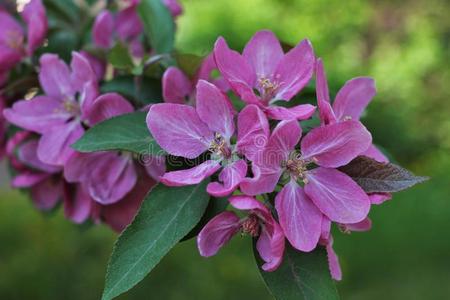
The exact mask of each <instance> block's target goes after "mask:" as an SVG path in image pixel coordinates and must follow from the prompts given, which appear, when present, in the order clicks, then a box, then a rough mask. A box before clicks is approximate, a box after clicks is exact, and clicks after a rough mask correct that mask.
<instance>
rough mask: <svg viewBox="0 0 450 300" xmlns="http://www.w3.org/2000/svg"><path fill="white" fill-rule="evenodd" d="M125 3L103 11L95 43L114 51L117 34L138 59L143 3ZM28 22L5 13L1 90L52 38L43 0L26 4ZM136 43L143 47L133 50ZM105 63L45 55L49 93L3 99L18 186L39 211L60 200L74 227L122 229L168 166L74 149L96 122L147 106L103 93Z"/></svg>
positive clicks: (175, 9) (0, 125)
mask: <svg viewBox="0 0 450 300" xmlns="http://www.w3.org/2000/svg"><path fill="white" fill-rule="evenodd" d="M124 2H125V7H123V8H122V7H121V8H120V9H119V11H118V12H117V16H113V13H111V12H109V11H108V10H103V11H102V13H100V15H99V16H98V17H97V19H96V22H95V26H94V29H93V40H94V45H96V46H97V47H99V48H105V47H112V46H113V45H114V44H115V43H116V41H115V40H114V38H115V37H116V36H117V37H118V39H119V40H120V41H121V42H126V43H128V42H130V52H131V53H132V54H135V53H136V52H135V51H134V50H133V49H136V48H139V49H141V50H142V51H144V47H143V45H142V44H141V43H140V40H139V36H141V35H142V25H141V23H140V21H139V18H138V15H137V12H136V6H137V5H138V3H139V1H124ZM164 4H165V5H166V6H167V7H168V8H169V9H170V10H171V12H172V14H173V16H177V15H179V14H180V13H181V11H182V10H181V6H179V4H178V2H176V1H164ZM21 17H22V19H23V20H24V21H25V24H26V27H23V26H22V25H21V24H20V23H19V22H18V21H17V20H16V19H15V18H14V16H13V14H11V13H10V12H8V11H7V10H6V9H1V8H0V25H1V26H0V87H2V86H3V85H4V84H7V83H8V82H7V80H8V78H7V77H8V72H10V71H11V70H14V68H17V67H18V66H19V63H20V62H22V61H24V60H26V59H29V61H27V62H25V63H27V64H31V63H33V62H32V61H31V58H33V54H34V51H35V50H36V49H37V48H38V47H40V46H42V45H43V44H44V40H45V38H46V35H47V27H48V25H47V23H48V21H47V15H46V10H45V8H44V6H43V4H42V2H41V0H32V1H30V2H29V3H27V4H26V5H25V6H24V7H23V10H22V12H21ZM25 31H26V36H27V38H26V43H25V42H24V40H25V38H24V32H25ZM105 41H107V43H106V42H105ZM134 41H136V43H135V45H138V46H139V47H132V46H131V45H132V44H133V42H134ZM137 41H139V43H138V42H137ZM142 51H141V52H142ZM141 54H142V53H141ZM142 55H143V54H142ZM106 63H107V62H106V61H104V60H102V59H101V58H96V57H95V56H93V55H91V54H89V53H87V52H86V51H79V52H72V59H71V62H70V65H67V64H66V63H65V62H64V61H63V60H62V59H61V58H59V57H58V56H57V55H55V54H48V53H45V54H43V55H42V56H40V58H39V64H38V65H37V66H36V70H37V79H38V83H39V86H40V90H41V91H42V93H38V94H36V92H35V91H33V92H32V93H31V94H28V95H26V96H25V97H26V99H20V100H19V101H16V99H14V98H8V97H6V96H3V95H0V108H1V110H2V112H3V113H2V115H1V117H0V147H1V151H0V155H2V156H6V157H7V159H8V162H9V164H10V166H11V169H12V171H13V179H12V182H11V185H12V187H14V188H21V189H27V190H29V191H30V196H31V198H32V199H33V203H34V204H35V206H36V207H37V208H38V209H40V210H43V211H48V210H52V209H54V208H55V207H56V206H57V205H58V204H59V203H60V202H61V203H62V204H63V207H64V213H65V216H66V217H67V218H68V219H70V220H72V221H73V222H75V223H83V222H86V221H88V220H90V221H93V222H96V223H98V222H105V223H107V224H109V225H110V226H111V227H112V228H113V229H114V230H116V231H122V230H123V229H124V228H125V227H126V226H127V225H128V224H129V223H130V222H131V220H132V218H133V217H134V215H135V214H136V212H137V210H138V208H139V206H140V204H141V202H142V200H143V199H144V196H145V195H146V194H147V192H148V191H149V190H150V189H151V188H152V187H153V186H154V185H155V184H156V183H157V182H158V180H159V177H160V176H161V175H162V174H164V172H165V165H164V161H163V160H161V159H160V158H153V159H147V161H148V162H149V163H147V164H146V165H145V166H143V165H141V164H140V163H139V161H138V157H136V156H134V155H133V154H131V153H127V152H124V151H116V152H96V153H80V152H77V151H75V150H74V149H73V148H72V147H71V145H72V144H73V143H74V142H75V141H77V140H78V139H79V138H80V137H81V136H82V135H83V134H84V133H85V132H86V131H87V130H88V129H89V128H91V127H93V126H95V125H96V124H98V123H100V122H102V121H104V120H107V119H110V118H112V117H114V116H118V115H123V114H127V113H131V112H134V111H136V109H140V108H141V107H139V106H136V105H133V104H132V103H131V102H130V101H128V100H127V99H125V98H124V97H123V96H121V95H120V94H118V93H114V92H112V93H101V92H100V88H101V83H102V82H103V80H104V79H105V76H106V74H105V69H106V68H107V66H106ZM115 73H117V72H115ZM113 76H114V75H113ZM13 125H14V126H16V127H17V128H12V126H13ZM19 128H20V129H19Z"/></svg>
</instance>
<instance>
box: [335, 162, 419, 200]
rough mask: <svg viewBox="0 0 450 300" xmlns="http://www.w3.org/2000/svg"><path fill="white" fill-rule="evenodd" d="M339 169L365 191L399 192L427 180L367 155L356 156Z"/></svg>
mask: <svg viewBox="0 0 450 300" xmlns="http://www.w3.org/2000/svg"><path fill="white" fill-rule="evenodd" d="M339 170H340V171H342V172H344V173H345V174H347V175H349V176H350V177H352V178H353V180H355V181H356V182H357V183H358V184H359V186H361V187H362V188H363V190H364V191H365V192H366V193H392V192H399V191H401V190H404V189H407V188H409V187H412V186H413V185H416V184H418V183H421V182H424V181H425V180H428V178H427V177H421V176H415V175H414V174H413V173H411V172H410V171H408V170H406V169H404V168H402V167H400V166H397V165H394V164H391V163H380V162H378V161H376V160H374V159H372V158H370V157H367V156H358V157H357V158H355V159H354V160H352V161H351V162H350V163H349V164H348V165H346V166H344V167H341V168H339Z"/></svg>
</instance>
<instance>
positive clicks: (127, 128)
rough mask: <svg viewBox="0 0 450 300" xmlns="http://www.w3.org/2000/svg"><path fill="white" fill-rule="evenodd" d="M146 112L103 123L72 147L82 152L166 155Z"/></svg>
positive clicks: (119, 117)
mask: <svg viewBox="0 0 450 300" xmlns="http://www.w3.org/2000/svg"><path fill="white" fill-rule="evenodd" d="M145 118H146V113H145V112H135V113H131V114H125V115H121V116H118V117H114V118H111V119H108V120H106V121H103V122H101V123H99V124H97V125H95V126H94V127H92V128H91V129H89V130H88V131H86V133H85V134H84V135H83V136H82V137H81V138H80V139H79V140H78V141H77V142H76V143H75V144H73V145H72V148H74V149H75V150H77V151H80V152H96V151H111V150H122V151H131V152H134V153H138V154H151V155H164V154H165V152H164V151H163V150H162V149H161V148H160V147H159V145H158V144H157V143H156V141H155V140H154V139H153V137H152V136H151V134H150V132H149V130H148V128H147V123H146V122H145Z"/></svg>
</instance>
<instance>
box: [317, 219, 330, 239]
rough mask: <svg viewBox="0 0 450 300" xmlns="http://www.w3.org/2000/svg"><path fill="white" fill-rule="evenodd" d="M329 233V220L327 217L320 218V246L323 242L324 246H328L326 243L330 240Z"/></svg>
mask: <svg viewBox="0 0 450 300" xmlns="http://www.w3.org/2000/svg"><path fill="white" fill-rule="evenodd" d="M330 233H331V220H330V219H328V217H327V216H322V233H321V234H320V241H319V243H320V244H322V241H324V242H325V244H328V241H329V239H330Z"/></svg>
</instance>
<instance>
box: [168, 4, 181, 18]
mask: <svg viewBox="0 0 450 300" xmlns="http://www.w3.org/2000/svg"><path fill="white" fill-rule="evenodd" d="M163 3H164V5H165V6H166V7H167V8H168V9H169V11H170V13H171V14H172V17H174V18H175V17H177V16H179V15H181V14H182V13H183V7H182V6H181V4H180V3H179V2H178V1H177V0H163Z"/></svg>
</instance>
